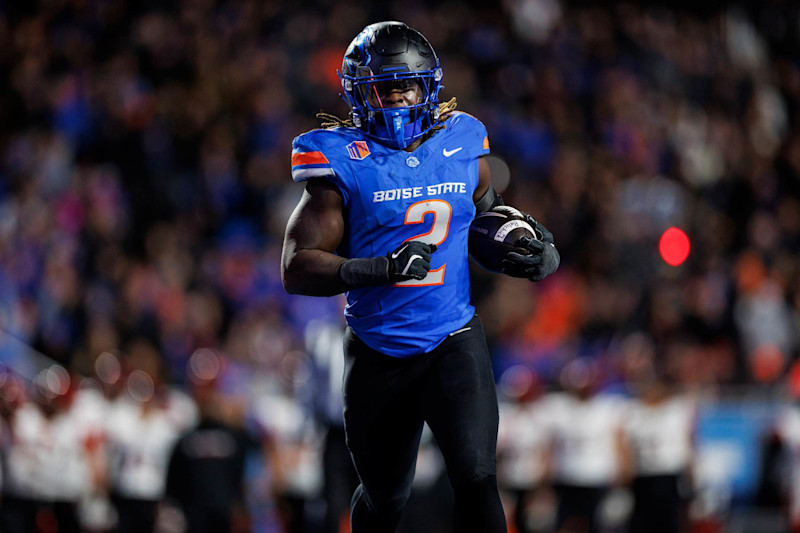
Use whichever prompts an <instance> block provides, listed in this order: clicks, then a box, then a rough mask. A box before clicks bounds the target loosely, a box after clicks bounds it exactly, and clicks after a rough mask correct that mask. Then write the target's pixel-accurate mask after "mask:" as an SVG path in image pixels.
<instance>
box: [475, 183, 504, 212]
mask: <svg viewBox="0 0 800 533" xmlns="http://www.w3.org/2000/svg"><path fill="white" fill-rule="evenodd" d="M498 205H506V204H504V203H503V197H502V196H500V195H499V194H497V192H496V191H495V190H494V187H492V186H491V185H489V188H488V189H486V192H485V193H484V194H483V196H481V199H480V200H478V201H477V202H475V211H476V213H485V212H486V211H488V210H490V209H492V208H493V207H497V206H498Z"/></svg>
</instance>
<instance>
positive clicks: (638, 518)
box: [625, 371, 697, 533]
mask: <svg viewBox="0 0 800 533" xmlns="http://www.w3.org/2000/svg"><path fill="white" fill-rule="evenodd" d="M639 389H640V390H639V392H638V394H637V397H636V399H635V400H634V401H633V402H632V404H631V408H630V412H629V415H628V417H627V420H626V423H625V432H626V436H627V440H628V443H629V446H628V447H627V450H628V451H629V453H630V456H629V459H628V463H629V466H630V469H631V470H632V476H633V479H632V484H631V489H632V492H633V514H632V516H631V520H630V527H629V531H630V533H678V532H679V531H684V530H685V526H686V524H685V521H684V520H683V518H684V517H683V511H684V509H683V504H684V503H685V500H686V496H687V494H686V489H687V488H688V487H687V486H686V483H687V482H689V480H690V479H691V476H690V468H691V464H692V460H693V457H694V431H695V424H696V418H697V406H696V404H695V401H694V400H693V399H691V398H690V397H688V396H686V395H681V394H677V393H676V391H675V390H674V388H673V386H672V385H671V384H670V383H668V382H667V380H666V379H665V378H664V377H663V376H660V375H658V374H656V373H655V371H653V374H652V375H651V376H650V377H649V378H646V379H644V380H643V381H641V382H640V383H639ZM682 489H683V494H682Z"/></svg>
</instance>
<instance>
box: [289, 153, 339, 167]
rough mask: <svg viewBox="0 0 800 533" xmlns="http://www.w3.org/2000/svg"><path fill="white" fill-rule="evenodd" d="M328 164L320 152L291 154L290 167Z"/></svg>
mask: <svg viewBox="0 0 800 533" xmlns="http://www.w3.org/2000/svg"><path fill="white" fill-rule="evenodd" d="M329 164H330V163H329V162H328V158H327V157H325V154H323V153H322V152H295V153H293V154H292V166H296V165H329Z"/></svg>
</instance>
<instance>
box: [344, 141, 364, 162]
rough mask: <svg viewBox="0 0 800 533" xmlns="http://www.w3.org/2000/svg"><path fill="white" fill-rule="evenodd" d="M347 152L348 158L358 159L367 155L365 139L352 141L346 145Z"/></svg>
mask: <svg viewBox="0 0 800 533" xmlns="http://www.w3.org/2000/svg"><path fill="white" fill-rule="evenodd" d="M347 152H348V153H349V154H350V159H358V160H359V161H360V160H362V159H364V158H365V157H367V156H368V155H369V148H368V147H367V143H366V141H353V142H351V143H350V144H348V145H347Z"/></svg>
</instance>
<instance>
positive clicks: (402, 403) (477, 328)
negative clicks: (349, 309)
mask: <svg viewBox="0 0 800 533" xmlns="http://www.w3.org/2000/svg"><path fill="white" fill-rule="evenodd" d="M459 331H460V332H458V333H455V334H452V335H451V336H449V337H448V338H447V339H446V340H445V341H444V342H442V344H440V345H439V346H438V347H437V348H436V349H435V350H433V351H432V352H430V353H428V354H424V355H420V356H416V357H412V358H408V359H398V358H394V357H389V356H387V355H384V354H381V353H379V352H377V351H375V350H373V349H371V348H369V347H368V346H367V345H366V344H364V343H363V342H362V341H361V340H360V339H359V338H358V337H356V335H355V334H354V333H353V331H352V330H351V329H350V328H348V329H347V333H346V335H345V340H344V351H345V364H346V366H345V381H344V406H345V409H344V418H345V431H346V434H347V445H348V448H349V449H350V453H351V456H352V458H353V462H354V464H355V467H356V471H357V472H358V475H359V479H360V480H361V484H360V485H359V487H358V488H357V489H356V492H355V493H354V495H353V502H352V509H351V527H352V531H353V533H383V532H385V533H392V532H393V531H394V530H395V528H396V527H397V524H398V522H399V521H400V514H401V512H402V509H403V506H404V505H405V503H406V501H407V500H408V497H409V495H410V494H411V482H412V480H413V479H414V468H415V465H416V460H417V451H418V448H419V442H420V437H421V435H422V427H423V422H427V423H428V425H429V426H430V428H431V430H432V431H433V434H434V436H435V437H436V442H437V444H438V445H439V448H440V449H441V451H442V455H443V456H444V459H445V463H446V465H447V473H448V476H449V479H450V483H451V485H452V486H453V492H454V496H455V517H454V519H455V525H456V531H459V532H473V531H474V532H480V533H494V532H505V531H506V523H505V516H504V514H503V508H502V505H501V503H500V496H499V494H498V490H497V478H496V464H495V453H496V447H497V424H498V414H497V395H496V392H495V386H494V378H493V375H492V368H491V362H490V360H489V350H488V348H487V346H486V339H485V337H484V333H483V327H482V326H481V323H480V320H479V319H478V317H477V316H475V317H473V319H472V320H470V322H469V323H467V324H466V325H465V329H464V330H463V331H462V330H459Z"/></svg>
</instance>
